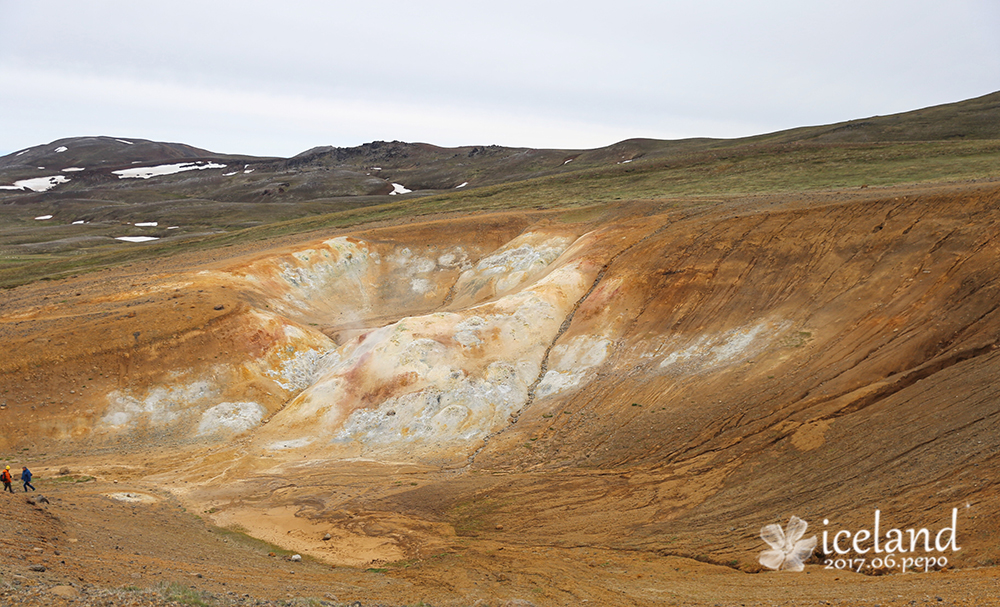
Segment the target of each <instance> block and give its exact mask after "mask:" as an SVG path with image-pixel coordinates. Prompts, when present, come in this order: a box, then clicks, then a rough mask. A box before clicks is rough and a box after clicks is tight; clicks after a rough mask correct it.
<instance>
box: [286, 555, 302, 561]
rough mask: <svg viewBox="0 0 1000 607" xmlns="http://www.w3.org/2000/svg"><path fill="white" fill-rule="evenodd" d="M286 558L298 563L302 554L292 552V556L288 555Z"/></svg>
mask: <svg viewBox="0 0 1000 607" xmlns="http://www.w3.org/2000/svg"><path fill="white" fill-rule="evenodd" d="M288 560H290V561H292V562H294V563H298V562H299V561H301V560H302V555H301V554H293V555H292V556H290V557H288Z"/></svg>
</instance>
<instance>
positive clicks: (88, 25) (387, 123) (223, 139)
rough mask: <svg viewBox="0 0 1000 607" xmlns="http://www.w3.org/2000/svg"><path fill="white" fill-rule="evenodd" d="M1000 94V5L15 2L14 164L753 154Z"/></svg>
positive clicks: (948, 1) (10, 100)
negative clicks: (442, 151)
mask: <svg viewBox="0 0 1000 607" xmlns="http://www.w3.org/2000/svg"><path fill="white" fill-rule="evenodd" d="M996 90H1000V2H997V0H927V1H923V0H890V1H879V0H865V1H863V2H862V1H856V0H837V1H835V2H812V1H808V0H766V1H756V0H755V1H748V0H698V1H694V0H692V1H690V2H673V1H666V0H661V1H629V0H618V1H617V2H609V1H608V0H602V1H600V2H592V1H589V0H574V1H572V2H568V1H567V2H561V1H560V2H545V1H544V0H533V1H531V2H521V1H518V0H502V1H497V0H494V1H492V2H476V1H475V0H464V1H462V2H458V1H455V2H452V1H420V0H407V1H398V2H397V1H394V0H380V1H379V2H359V1H358V0H353V1H350V2H348V1H338V0H329V1H320V0H317V1H298V2H297V1H295V0H283V1H281V2H278V1H275V0H270V1H268V2H263V1H254V0H240V1H239V2H235V1H232V2H231V1H226V0H199V1H197V2H193V1H188V0H170V1H169V2H165V1H163V0H158V1H156V2H146V1H143V0H122V1H117V0H109V1H100V0H90V1H87V2H81V1H79V0H65V1H45V0H31V1H28V2H26V1H24V0H0V155H2V154H7V153H10V152H14V151H18V150H20V149H23V148H25V147H28V146H32V145H37V144H42V143H48V142H50V141H53V140H56V139H60V138H63V137H74V136H85V135H110V136H116V137H136V138H144V139H153V140H159V141H174V142H183V143H188V144H191V145H195V146H198V147H202V148H207V149H210V150H213V151H217V152H227V153H247V154H257V155H275V156H291V155H294V154H296V153H298V152H301V151H304V150H306V149H308V148H311V147H314V146H318V145H336V146H354V145H359V144H361V143H364V142H367V141H373V140H377V139H381V140H396V139H398V140H403V141H423V142H428V143H434V144H438V145H443V146H458V145H473V144H494V143H495V144H501V145H509V146H529V147H550V148H592V147H599V146H603V145H608V144H611V143H614V142H616V141H620V140H622V139H627V138H630V137H653V138H660V139H677V138H683V137H696V136H709V137H740V136H744V135H752V134H758V133H764V132H771V131H776V130H781V129H785V128H790V127H795V126H805V125H813V124H826V123H831V122H837V121H841V120H848V119H852V118H863V117H867V116H872V115H875V114H891V113H895V112H901V111H906V110H912V109H917V108H921V107H927V106H930V105H936V104H940V103H948V102H952V101H960V100H962V99H968V98H971V97H977V96H980V95H984V94H986V93H990V92H993V91H996Z"/></svg>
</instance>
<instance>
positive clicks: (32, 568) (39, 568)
mask: <svg viewBox="0 0 1000 607" xmlns="http://www.w3.org/2000/svg"><path fill="white" fill-rule="evenodd" d="M28 571H37V572H39V573H42V572H43V571H45V565H29V566H28Z"/></svg>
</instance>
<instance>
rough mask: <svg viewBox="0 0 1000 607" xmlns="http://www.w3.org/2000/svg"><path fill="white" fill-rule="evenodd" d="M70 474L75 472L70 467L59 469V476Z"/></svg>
mask: <svg viewBox="0 0 1000 607" xmlns="http://www.w3.org/2000/svg"><path fill="white" fill-rule="evenodd" d="M70 474H73V472H72V471H71V470H70V469H69V468H60V469H59V476H69V475H70Z"/></svg>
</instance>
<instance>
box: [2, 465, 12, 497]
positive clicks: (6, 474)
mask: <svg viewBox="0 0 1000 607" xmlns="http://www.w3.org/2000/svg"><path fill="white" fill-rule="evenodd" d="M0 481H3V490H4V491H10V492H11V493H14V488H13V487H11V486H10V481H11V478H10V466H7V467H6V468H4V469H3V472H0Z"/></svg>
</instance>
